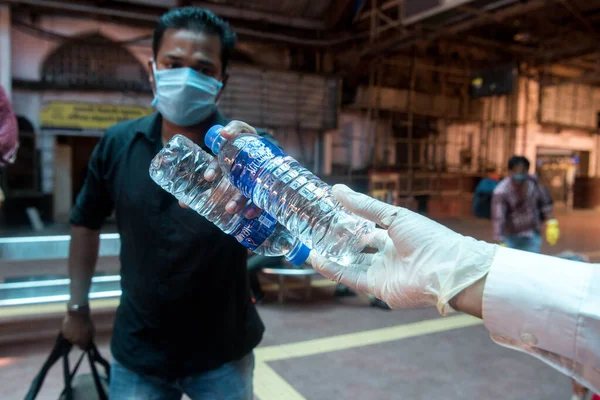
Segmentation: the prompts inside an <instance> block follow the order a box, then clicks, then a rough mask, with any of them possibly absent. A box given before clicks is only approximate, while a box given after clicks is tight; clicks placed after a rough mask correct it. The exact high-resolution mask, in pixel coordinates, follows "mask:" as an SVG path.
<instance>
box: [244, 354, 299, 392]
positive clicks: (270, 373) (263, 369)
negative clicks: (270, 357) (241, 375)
mask: <svg viewBox="0 0 600 400" xmlns="http://www.w3.org/2000/svg"><path fill="white" fill-rule="evenodd" d="M253 383H254V395H255V396H256V397H258V398H259V399H260V400H282V399H285V400H306V397H304V396H302V395H301V394H300V393H298V392H297V391H296V389H294V388H293V387H292V385H290V384H289V383H287V382H286V380H285V379H283V378H282V377H281V376H280V375H279V374H278V373H277V372H275V371H274V370H273V368H271V367H269V366H268V365H267V364H265V363H263V362H257V363H256V365H255V366H254V382H253Z"/></svg>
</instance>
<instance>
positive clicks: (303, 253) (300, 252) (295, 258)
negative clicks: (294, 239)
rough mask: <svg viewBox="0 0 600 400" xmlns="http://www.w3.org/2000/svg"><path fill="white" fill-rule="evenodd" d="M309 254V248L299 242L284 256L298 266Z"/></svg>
mask: <svg viewBox="0 0 600 400" xmlns="http://www.w3.org/2000/svg"><path fill="white" fill-rule="evenodd" d="M309 255H310V248H309V247H308V246H306V245H304V244H302V243H300V244H299V245H296V247H294V248H293V249H292V251H290V252H289V254H288V255H286V256H285V258H286V260H288V261H289V262H291V263H292V264H294V265H295V266H300V265H302V264H304V263H305V262H306V260H307V259H308V256H309Z"/></svg>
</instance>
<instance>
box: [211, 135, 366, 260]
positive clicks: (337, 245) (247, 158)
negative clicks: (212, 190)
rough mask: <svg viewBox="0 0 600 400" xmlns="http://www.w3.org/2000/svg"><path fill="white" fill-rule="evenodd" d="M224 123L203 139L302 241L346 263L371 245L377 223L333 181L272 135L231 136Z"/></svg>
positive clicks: (232, 176) (247, 191)
mask: <svg viewBox="0 0 600 400" xmlns="http://www.w3.org/2000/svg"><path fill="white" fill-rule="evenodd" d="M221 129H222V126H220V125H215V126H213V127H212V128H211V129H210V130H209V131H208V132H207V134H206V136H205V139H204V141H205V143H206V145H207V146H208V147H209V148H210V149H211V150H212V151H213V153H215V154H217V157H218V159H219V164H220V165H221V167H222V168H223V169H224V172H225V173H226V174H227V175H228V176H229V180H230V181H231V182H232V183H233V185H234V186H235V187H236V188H238V189H239V190H240V191H241V192H242V194H244V196H246V197H248V198H250V199H252V201H253V202H254V204H256V205H257V206H258V207H260V208H262V209H263V210H265V211H266V212H267V213H268V214H269V215H271V216H273V217H274V218H275V219H277V221H278V222H279V223H280V224H282V225H284V226H285V227H286V228H288V229H289V231H290V232H291V233H292V234H293V235H294V236H295V237H297V238H299V239H300V241H301V242H302V243H304V244H306V245H307V246H309V247H310V248H311V249H313V251H316V252H318V253H319V254H321V255H324V256H326V257H329V258H331V259H333V260H335V261H337V262H339V263H342V264H345V263H348V262H349V261H350V259H351V258H352V256H353V255H356V254H357V253H360V252H361V251H362V250H363V249H364V248H365V247H366V246H367V244H368V243H369V240H370V238H371V235H372V233H373V230H374V228H375V224H374V223H372V222H370V221H367V220H366V219H364V218H361V217H359V216H357V215H355V214H353V213H351V212H350V211H348V210H347V209H345V208H344V207H342V205H341V204H340V203H339V202H338V201H337V200H336V199H335V198H334V197H333V194H332V193H331V187H330V186H329V185H328V184H326V183H325V182H323V181H321V180H320V179H319V178H318V177H316V176H315V175H313V174H312V173H311V172H310V171H308V170H307V169H306V168H303V167H302V166H301V165H300V164H299V163H298V161H296V160H295V159H293V158H292V157H290V156H288V155H286V154H285V153H283V151H281V149H279V147H277V146H276V145H274V144H273V143H271V142H270V141H269V140H267V139H264V138H261V137H259V136H256V135H251V134H244V135H241V136H239V137H238V138H236V139H235V140H233V141H231V142H228V141H227V140H226V139H225V138H223V137H222V136H221V135H220V130H221Z"/></svg>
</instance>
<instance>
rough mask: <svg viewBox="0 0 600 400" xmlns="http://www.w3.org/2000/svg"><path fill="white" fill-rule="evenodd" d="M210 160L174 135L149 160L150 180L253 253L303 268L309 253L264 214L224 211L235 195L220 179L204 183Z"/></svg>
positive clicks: (181, 138)
mask: <svg viewBox="0 0 600 400" xmlns="http://www.w3.org/2000/svg"><path fill="white" fill-rule="evenodd" d="M213 158H214V157H213V156H211V155H210V154H208V153H206V152H205V151H204V150H202V149H201V148H200V146H198V145H197V144H195V143H194V142H192V141H191V140H189V139H187V138H186V137H185V136H181V135H176V136H174V137H173V138H172V139H171V140H170V141H169V143H167V145H166V146H165V147H164V148H163V149H162V150H161V151H160V152H159V153H158V154H157V155H156V156H155V157H154V159H153V160H152V163H151V164H150V177H151V178H152V179H153V180H154V182H156V183H157V184H158V185H159V186H160V187H162V188H163V189H164V190H166V191H167V192H169V193H171V194H172V195H173V196H175V198H177V200H179V201H181V202H182V203H184V204H185V205H187V206H188V207H190V208H191V209H193V210H195V211H196V212H197V213H198V214H200V215H202V216H203V217H205V218H206V219H207V220H209V221H210V222H212V223H214V224H215V225H216V226H218V227H219V228H220V229H221V230H222V231H223V232H225V233H227V234H229V235H232V236H234V237H235V238H236V239H237V241H238V242H240V243H241V244H242V245H243V246H245V247H247V248H248V249H250V250H252V251H253V252H254V253H256V254H261V255H265V256H285V258H286V259H287V260H288V261H289V262H291V263H292V264H294V265H301V264H303V263H304V262H305V261H306V259H307V258H308V255H309V253H310V249H309V248H308V247H307V246H305V245H303V244H302V242H301V241H299V240H298V239H296V238H295V237H294V236H293V235H292V234H291V233H290V232H289V231H288V230H287V229H286V228H285V227H284V226H282V225H281V224H278V223H277V221H276V220H275V219H274V218H273V217H271V216H270V215H268V214H267V213H266V212H264V211H263V212H262V213H261V214H260V215H259V216H258V217H256V218H254V219H247V218H245V217H244V216H243V211H242V212H240V213H238V214H234V215H232V214H229V213H227V212H226V211H225V205H226V204H227V203H228V202H229V201H230V200H231V199H232V198H233V197H235V195H237V194H238V193H239V191H238V190H237V189H236V188H235V187H234V186H232V185H231V183H230V182H229V180H228V179H226V178H224V177H223V178H221V179H220V180H217V181H214V182H207V181H206V180H204V172H205V171H206V168H207V167H208V165H209V164H210V162H211V161H212V160H213Z"/></svg>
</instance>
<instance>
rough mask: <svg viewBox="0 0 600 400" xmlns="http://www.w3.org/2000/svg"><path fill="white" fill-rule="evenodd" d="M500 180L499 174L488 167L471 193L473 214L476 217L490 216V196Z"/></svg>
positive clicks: (488, 217) (489, 217)
mask: <svg viewBox="0 0 600 400" xmlns="http://www.w3.org/2000/svg"><path fill="white" fill-rule="evenodd" d="M498 182H500V174H499V173H497V172H496V170H495V169H489V170H488V171H487V173H486V176H485V178H483V179H482V180H481V181H479V183H478V184H477V186H476V187H475V192H474V193H473V215H475V216H476V217H477V218H486V219H491V218H492V197H493V195H494V190H495V189H496V186H498Z"/></svg>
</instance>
